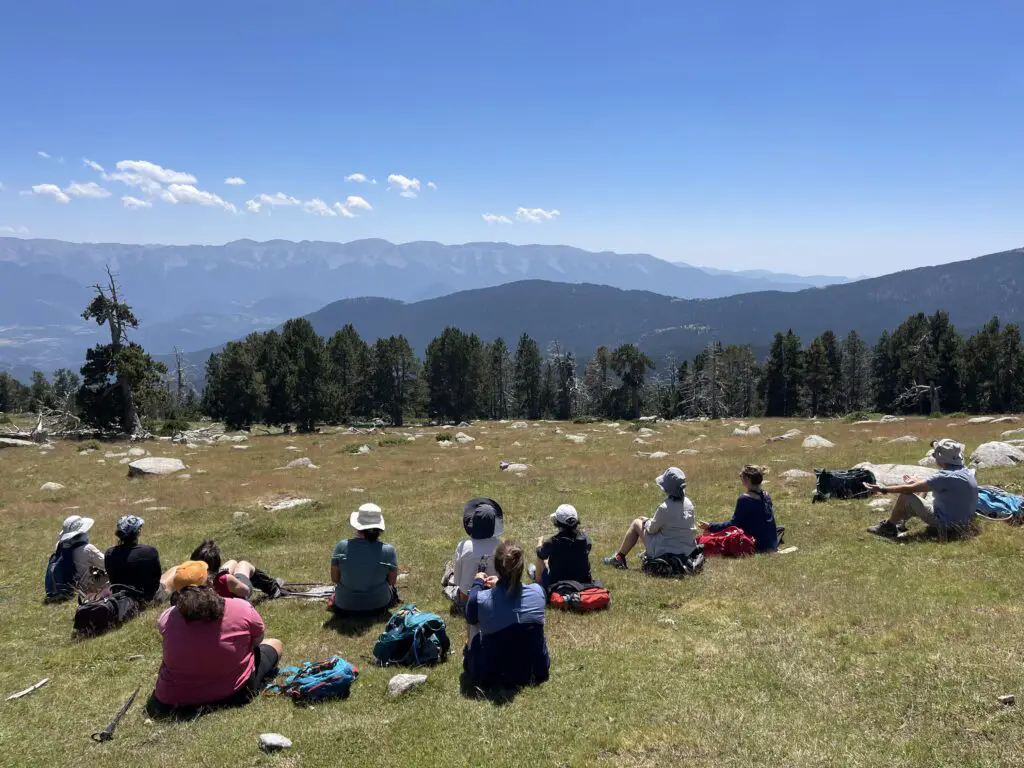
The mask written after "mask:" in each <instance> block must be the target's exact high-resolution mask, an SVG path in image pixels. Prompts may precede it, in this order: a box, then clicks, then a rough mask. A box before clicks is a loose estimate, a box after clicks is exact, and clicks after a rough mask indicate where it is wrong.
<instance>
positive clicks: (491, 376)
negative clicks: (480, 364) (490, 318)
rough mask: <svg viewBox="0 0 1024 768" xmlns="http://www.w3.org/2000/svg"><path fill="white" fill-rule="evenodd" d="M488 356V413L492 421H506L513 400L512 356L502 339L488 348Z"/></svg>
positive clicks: (496, 340)
mask: <svg viewBox="0 0 1024 768" xmlns="http://www.w3.org/2000/svg"><path fill="white" fill-rule="evenodd" d="M486 354H487V393H488V399H487V403H488V412H489V415H490V417H491V418H492V419H506V418H508V416H509V410H510V407H511V400H512V356H511V355H510V354H509V351H508V346H507V345H506V344H505V340H504V339H502V338H500V337H499V338H497V339H495V340H494V341H493V342H491V343H490V344H489V345H488V346H487V350H486Z"/></svg>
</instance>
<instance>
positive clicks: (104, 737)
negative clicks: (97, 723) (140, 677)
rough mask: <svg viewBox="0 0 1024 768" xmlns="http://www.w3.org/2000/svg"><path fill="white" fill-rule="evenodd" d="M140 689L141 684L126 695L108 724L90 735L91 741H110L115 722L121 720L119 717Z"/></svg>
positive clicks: (126, 709) (115, 725) (115, 726)
mask: <svg viewBox="0 0 1024 768" xmlns="http://www.w3.org/2000/svg"><path fill="white" fill-rule="evenodd" d="M140 690H142V686H141V685H140V686H139V687H138V688H136V689H135V693H133V694H132V695H131V696H129V697H128V701H126V702H125V703H124V706H123V707H121V710H120V711H119V712H118V713H117V714H116V715H115V716H114V719H113V720H111V721H110V725H108V726H107V727H106V728H104V729H103V730H102V731H97V732H96V733H94V734H93V735H92V740H93V741H95V742H97V743H98V744H102V743H103V742H104V741H110V740H111V739H112V738H114V729H115V728H117V724H118V723H119V722H121V718H122V717H124V713H125V712H127V711H128V707H130V706H131V705H132V702H133V701H135V697H136V696H138V695H139V691H140Z"/></svg>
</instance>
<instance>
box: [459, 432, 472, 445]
mask: <svg viewBox="0 0 1024 768" xmlns="http://www.w3.org/2000/svg"><path fill="white" fill-rule="evenodd" d="M475 441H476V438H475V437H470V436H469V435H467V434H466V433H465V432H457V433H456V434H455V442H456V443H458V444H459V445H465V444H466V443H472V442H475Z"/></svg>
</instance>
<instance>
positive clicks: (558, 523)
mask: <svg viewBox="0 0 1024 768" xmlns="http://www.w3.org/2000/svg"><path fill="white" fill-rule="evenodd" d="M551 522H552V523H553V524H554V526H555V528H556V532H555V533H554V534H553V535H551V536H548V537H546V538H545V537H543V536H542V537H541V538H540V539H538V540H537V563H536V565H532V566H531V567H530V575H531V576H533V577H534V579H535V580H536V581H537V583H538V584H540V585H541V586H542V587H544V589H545V590H548V589H550V588H551V585H552V584H556V583H558V582H559V581H575V582H578V583H580V584H590V583H591V582H593V577H592V576H591V573H590V549H591V546H592V545H591V542H590V537H589V536H587V534H586V533H584V532H583V531H582V530H581V529H580V527H579V525H580V516H579V513H578V512H577V511H576V507H574V506H573V505H572V504H560V505H559V507H558V509H556V510H555V511H554V512H552V513H551Z"/></svg>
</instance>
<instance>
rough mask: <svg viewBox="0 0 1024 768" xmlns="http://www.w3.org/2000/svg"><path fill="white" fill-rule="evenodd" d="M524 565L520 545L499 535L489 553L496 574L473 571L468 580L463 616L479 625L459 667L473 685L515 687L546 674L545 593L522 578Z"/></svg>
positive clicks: (469, 621) (543, 678)
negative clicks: (493, 551)
mask: <svg viewBox="0 0 1024 768" xmlns="http://www.w3.org/2000/svg"><path fill="white" fill-rule="evenodd" d="M523 565H524V559H523V548H522V547H521V546H519V544H517V543H515V542H511V541H504V542H502V543H501V544H499V545H498V549H497V550H496V551H495V553H494V569H495V571H497V573H498V575H497V576H487V575H486V574H484V573H478V574H477V575H476V579H475V580H474V582H473V587H472V589H471V590H470V593H469V602H467V603H466V622H467V623H468V624H470V625H471V626H476V627H477V628H478V630H479V631H478V632H477V633H476V634H475V636H474V637H473V639H472V641H471V642H470V644H469V645H468V646H467V648H466V651H465V654H464V657H463V669H464V671H465V673H466V677H467V682H468V683H469V684H470V685H472V686H474V687H477V688H483V689H487V688H495V687H519V686H524V685H534V684H537V683H543V682H544V681H545V680H547V679H548V673H549V670H550V666H551V659H550V656H549V655H548V647H547V642H546V641H545V639H544V607H545V605H546V603H547V598H546V596H545V594H544V589H543V588H542V587H541V586H540V585H539V584H523Z"/></svg>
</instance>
